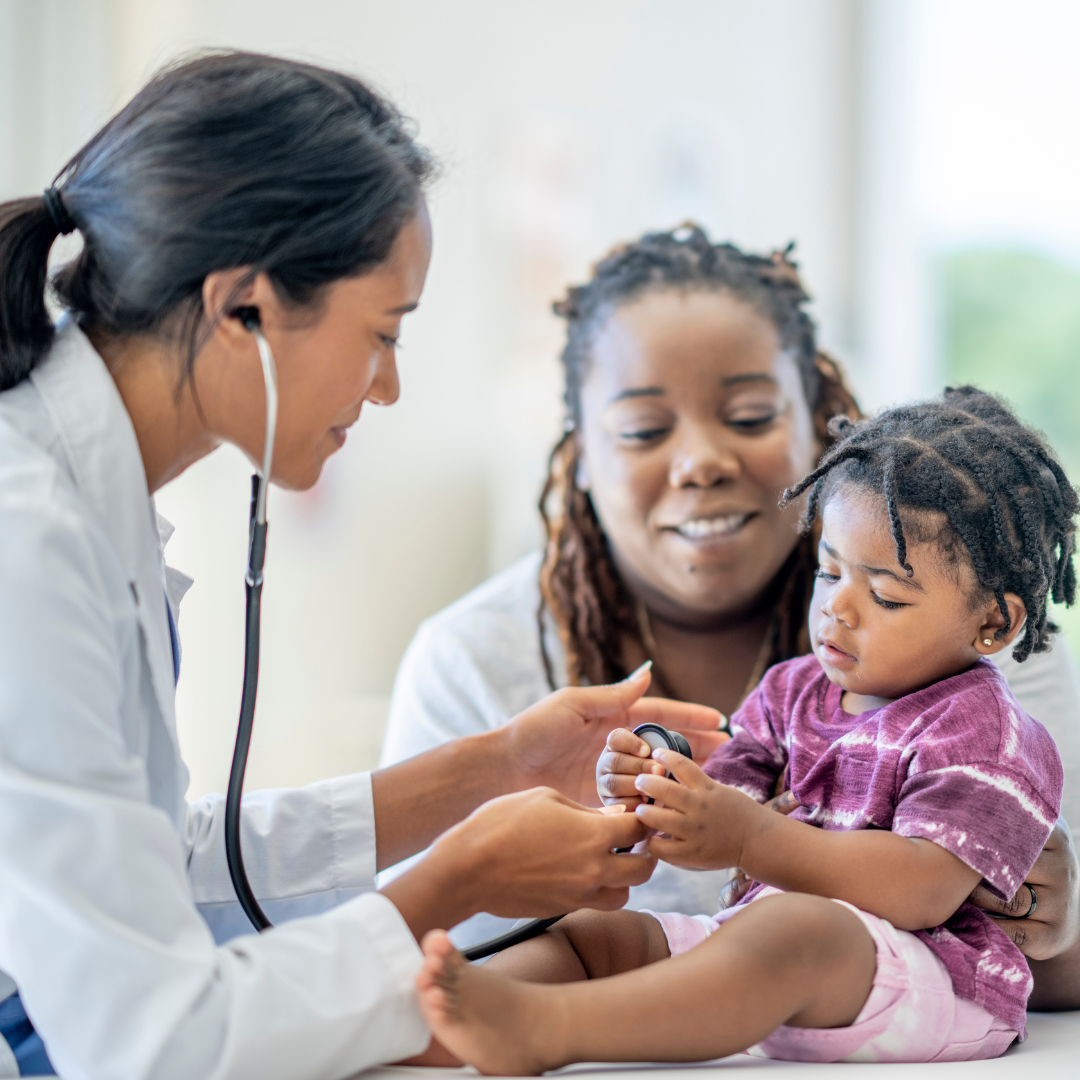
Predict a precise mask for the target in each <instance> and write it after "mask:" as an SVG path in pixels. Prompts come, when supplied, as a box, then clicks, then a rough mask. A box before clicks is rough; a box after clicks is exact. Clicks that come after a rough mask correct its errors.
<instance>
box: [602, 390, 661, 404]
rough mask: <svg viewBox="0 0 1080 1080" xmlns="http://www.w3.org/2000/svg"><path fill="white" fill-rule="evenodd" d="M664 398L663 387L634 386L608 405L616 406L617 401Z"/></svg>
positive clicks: (615, 397)
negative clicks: (637, 398)
mask: <svg viewBox="0 0 1080 1080" xmlns="http://www.w3.org/2000/svg"><path fill="white" fill-rule="evenodd" d="M663 396H664V388H663V387H662V386H633V387H631V388H630V389H629V390H621V391H620V392H619V393H617V394H616V395H615V396H614V397H613V398H612V399H611V400H610V401H609V402H608V404H609V405H614V404H615V402H616V401H622V400H623V399H624V398H635V397H663Z"/></svg>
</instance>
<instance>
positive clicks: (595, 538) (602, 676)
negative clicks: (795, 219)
mask: <svg viewBox="0 0 1080 1080" xmlns="http://www.w3.org/2000/svg"><path fill="white" fill-rule="evenodd" d="M792 246H793V245H789V246H788V248H787V249H786V250H784V251H783V252H773V253H772V254H771V255H769V256H760V255H751V254H747V253H744V252H742V251H740V250H739V249H738V248H737V247H735V246H734V245H733V244H713V243H712V241H711V240H710V239H709V237H708V236H707V234H706V233H705V231H704V230H703V229H701V228H700V227H698V226H697V225H692V224H688V225H684V226H683V227H681V228H679V229H675V230H673V231H671V232H662V233H649V234H647V235H645V236H643V237H641V239H639V240H637V241H635V242H633V243H629V244H623V245H620V246H619V247H616V248H615V249H614V250H612V251H611V252H610V253H609V254H608V255H607V256H606V257H605V258H604V259H602V260H601V261H600V262H599V263H598V264H597V265H596V267H595V269H594V273H593V277H592V279H591V280H590V281H589V282H588V283H587V284H585V285H577V286H573V287H571V288H570V289H568V290H567V293H566V296H565V298H564V299H562V300H560V301H558V302H557V303H556V304H555V305H554V310H555V313H556V314H557V315H560V316H561V317H562V318H564V319H565V320H566V322H567V339H566V347H565V348H564V350H563V353H562V363H563V368H564V370H565V374H566V391H565V400H566V408H567V416H568V419H567V426H568V431H567V432H566V434H564V435H563V437H562V438H561V439H560V440H559V442H558V443H557V444H556V446H555V448H554V450H553V451H552V453H551V458H550V462H549V469H548V476H547V480H546V481H545V483H544V488H543V493H542V495H541V498H540V513H541V516H542V518H543V521H544V526H545V530H546V534H547V546H546V550H545V555H544V561H543V565H542V567H541V571H540V597H541V599H540V609H539V611H538V613H537V618H538V625H539V628H540V650H541V655H542V658H543V662H544V667H545V671H546V672H547V677H548V683H549V685H550V686H551V687H552V689H554V688H555V685H556V682H555V678H554V673H553V671H552V668H551V660H550V657H549V656H548V655H547V648H546V646H545V644H544V631H543V628H544V618H545V612H548V613H550V615H551V617H552V618H553V620H554V622H555V626H556V629H557V631H558V634H559V638H560V640H561V642H562V644H563V648H564V650H565V652H566V665H567V673H568V677H569V681H570V683H571V685H577V684H580V683H582V682H589V683H601V682H610V681H613V680H616V679H620V678H623V677H624V676H625V675H626V665H625V663H624V660H623V655H624V653H623V650H624V644H625V642H626V641H627V639H628V638H630V639H635V638H636V639H638V640H640V633H641V632H640V628H639V626H638V622H637V619H636V617H635V613H634V605H633V602H632V600H631V597H630V595H629V593H628V592H627V590H626V587H625V586H624V585H623V583H622V579H621V577H620V576H619V572H618V570H617V568H616V566H615V563H614V560H613V558H612V554H611V548H610V546H609V544H608V542H607V538H606V536H605V535H604V532H603V529H602V528H601V526H600V522H599V520H598V519H597V517H596V513H595V511H594V509H593V505H592V500H591V499H590V498H589V496H588V493H587V492H584V491H582V490H581V489H580V488H579V487H578V485H577V463H578V440H577V437H576V431H577V429H578V427H579V426H580V423H581V387H582V384H583V382H584V380H585V376H586V374H587V368H588V363H589V356H590V353H591V350H592V343H593V341H594V339H595V337H596V335H597V333H598V332H599V330H600V329H601V328H602V327H603V325H604V324H605V323H606V322H607V320H608V319H609V318H610V317H611V315H612V314H613V312H614V311H616V310H617V309H618V308H619V307H621V306H623V305H625V304H628V303H630V302H632V301H633V300H635V299H637V298H639V297H640V296H642V295H643V294H645V293H646V292H649V291H663V290H687V289H689V290H700V291H711V292H717V293H724V294H727V295H731V296H734V297H737V298H738V299H740V300H743V301H745V302H746V303H747V304H749V305H750V306H752V307H753V308H754V309H755V310H756V311H758V312H759V313H760V314H761V315H763V316H764V317H765V318H766V319H768V321H769V322H770V323H771V324H772V325H773V326H774V327H775V328H776V331H777V333H778V335H779V337H780V342H781V347H782V348H783V349H784V350H786V351H788V352H790V353H791V354H792V355H793V356H794V357H795V359H796V363H797V365H798V369H799V374H800V377H801V380H802V386H803V391H804V393H805V395H806V400H807V403H808V404H809V406H810V410H811V413H812V414H813V418H814V428H815V431H816V433H817V436H818V439H819V440H820V441H821V443H822V445H823V446H824V447H826V448H828V447H831V446H832V444H833V443H834V442H835V440H836V435H834V434H831V433H830V431H829V429H828V424H829V421H830V420H831V419H832V418H833V417H834V416H837V415H838V414H846V416H850V417H852V418H858V417H859V416H860V415H861V414H860V411H859V407H858V405H857V403H856V401H855V398H854V397H853V396H852V394H851V391H850V390H849V389H848V387H847V385H846V384H845V381H844V377H843V373H842V372H841V370H840V366H839V365H838V364H837V362H836V361H835V360H834V359H833V358H832V357H830V356H828V355H827V354H826V353H824V352H822V351H820V350H819V349H818V347H817V341H816V331H815V328H814V324H813V321H812V320H811V319H810V316H809V315H808V314H807V312H806V311H805V305H806V303H807V302H808V301H809V299H810V298H809V295H808V293H807V292H806V290H805V289H804V288H803V285H802V282H801V281H800V279H799V274H798V267H797V265H796V263H794V262H793V261H792V260H791V258H790V254H791V250H792ZM816 568H817V555H816V550H815V545H814V544H813V543H812V542H810V541H809V540H807V539H805V538H804V539H803V540H800V542H799V543H798V544H797V545H796V548H795V551H794V552H793V553H792V555H791V556H790V557H789V559H788V561H787V563H786V564H785V566H784V568H783V570H782V571H781V572H780V575H779V576H778V578H777V585H778V586H779V593H778V595H779V600H778V604H777V616H778V618H777V623H776V626H775V628H774V636H773V643H772V651H771V653H770V655H769V658H768V663H769V664H770V665H771V664H773V663H776V662H778V661H779V660H786V659H788V658H790V657H792V656H797V655H801V654H802V653H805V652H808V651H809V641H808V638H807V632H806V612H807V610H808V605H809V602H810V594H811V592H812V590H813V580H814V571H815V570H816Z"/></svg>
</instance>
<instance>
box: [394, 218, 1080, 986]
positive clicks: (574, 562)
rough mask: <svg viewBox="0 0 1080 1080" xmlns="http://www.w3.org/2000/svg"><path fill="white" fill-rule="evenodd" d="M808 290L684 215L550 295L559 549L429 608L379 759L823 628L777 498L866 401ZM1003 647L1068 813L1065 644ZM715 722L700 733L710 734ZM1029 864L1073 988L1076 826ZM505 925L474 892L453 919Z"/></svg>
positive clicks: (767, 661)
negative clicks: (834, 427)
mask: <svg viewBox="0 0 1080 1080" xmlns="http://www.w3.org/2000/svg"><path fill="white" fill-rule="evenodd" d="M807 299H808V297H807V294H806V292H805V290H804V289H803V286H802V284H801V282H800V280H799V277H798V274H797V272H796V267H795V265H794V263H792V262H791V261H790V260H789V259H788V257H787V255H786V253H783V254H781V253H776V254H774V255H773V256H771V257H770V258H762V257H758V256H754V255H747V254H745V253H743V252H741V251H740V250H738V249H737V248H735V247H733V246H731V245H729V244H719V245H714V244H712V243H711V242H710V241H709V239H708V237H707V236H706V235H705V233H704V232H703V231H702V230H701V229H699V228H696V227H693V226H688V227H685V228H683V229H680V230H676V231H675V232H673V233H655V234H650V235H647V236H645V237H643V238H642V239H640V240H639V241H637V242H635V243H631V244H626V245H624V246H622V247H619V248H617V249H616V250H615V251H613V252H612V253H611V254H610V255H609V256H608V257H607V258H605V259H604V260H603V261H601V262H600V263H599V264H598V266H597V267H596V270H595V273H594V275H593V278H592V280H591V281H590V282H588V284H586V285H583V286H580V287H576V288H572V289H570V291H569V293H568V295H567V297H566V299H565V300H563V301H561V302H560V303H558V304H556V307H555V310H556V312H557V313H558V314H560V315H561V316H563V318H565V319H566V320H567V323H568V328H569V332H568V337H567V343H566V347H565V349H564V351H563V357H562V359H563V365H564V368H565V372H566V404H567V411H568V418H567V430H566V433H565V435H564V436H563V438H562V439H561V440H560V441H559V443H558V444H557V445H556V447H555V449H554V451H553V453H552V456H551V469H550V474H549V477H548V480H547V484H546V486H545V489H544V496H543V499H542V500H541V510H542V512H543V514H544V520H545V524H546V526H547V535H548V543H547V548H546V551H545V552H544V554H543V556H542V557H541V556H539V555H535V556H530V557H528V558H526V559H523V560H522V561H521V562H519V563H518V564H516V565H515V566H513V567H511V568H510V569H509V570H507V571H506V572H505V573H503V574H501V575H499V576H498V577H496V578H494V579H493V580H491V581H489V582H488V583H486V584H485V585H482V586H481V587H480V588H479V589H477V590H475V591H474V592H473V593H471V594H469V595H468V596H466V597H464V598H463V599H462V600H460V601H458V602H457V603H456V604H454V605H452V606H451V607H450V608H448V609H447V610H446V611H444V612H442V613H441V614H439V615H437V616H435V617H434V618H433V619H431V620H429V621H428V622H427V623H426V624H425V625H424V626H423V627H422V628H421V629H420V631H419V632H418V634H417V636H416V638H415V640H414V641H413V643H412V645H411V646H410V648H409V651H408V652H407V654H406V656H405V659H404V661H403V663H402V666H401V670H400V672H399V676H398V681H397V685H396V687H395V692H394V699H393V703H392V707H391V717H390V725H389V729H388V733H387V742H386V748H385V751H384V757H383V760H384V762H386V763H389V762H393V761H397V760H401V759H403V758H406V757H408V756H409V755H411V754H414V753H417V752H418V751H420V750H422V749H426V748H427V747H429V746H433V745H437V744H439V743H442V742H444V741H446V740H448V739H451V738H453V737H455V736H460V735H465V734H470V733H474V732H478V731H484V730H488V729H492V728H496V727H498V725H500V724H501V723H503V722H504V720H505V719H506V717H508V716H511V715H513V714H514V713H515V712H518V711H520V709H521V708H523V707H525V706H526V705H528V704H529V703H530V702H532V701H535V700H537V699H538V698H540V697H541V696H542V695H543V694H545V693H546V692H548V690H549V689H552V688H554V687H555V686H557V685H566V684H570V685H575V686H576V685H583V684H590V683H603V682H607V681H610V680H612V679H615V678H620V677H622V676H623V675H624V674H625V673H626V672H627V671H629V670H631V669H632V668H634V667H635V666H636V665H637V664H638V663H640V662H641V661H642V660H643V659H646V658H649V659H651V660H652V661H653V663H654V667H653V673H654V680H653V687H652V688H653V691H654V692H656V693H660V694H666V695H669V696H671V697H674V698H680V699H682V700H685V701H697V702H703V703H705V704H708V705H712V706H714V707H716V708H717V709H720V710H721V711H722V712H724V713H728V714H730V713H731V712H732V711H733V710H734V709H735V708H736V707H737V706H738V704H739V702H740V701H741V700H742V698H743V697H744V696H745V694H746V693H747V692H748V691H749V690H750V689H751V688H752V687H753V686H754V685H756V683H757V681H758V679H759V678H760V677H761V675H762V673H763V672H764V670H765V669H766V668H767V667H768V666H769V665H771V664H773V663H776V662H777V661H780V660H784V659H787V658H789V657H792V656H796V655H799V654H802V653H805V652H808V651H809V641H808V639H807V631H806V616H807V605H808V603H809V598H810V593H811V587H812V583H813V578H814V573H815V570H816V559H815V554H814V548H813V546H812V544H811V543H810V542H808V540H805V539H803V540H800V538H799V537H798V534H797V530H796V518H797V514H795V513H794V512H790V513H786V514H784V513H781V512H780V511H779V509H778V508H777V499H778V497H779V494H780V492H781V491H782V490H783V489H784V488H785V487H786V486H788V485H789V484H791V483H792V482H793V481H795V480H796V479H797V478H799V477H800V476H802V475H803V474H804V473H805V472H806V471H807V470H808V469H809V468H810V467H811V466H812V465H813V463H814V462H815V461H816V459H817V458H818V457H819V456H820V454H821V453H822V451H823V450H824V449H827V448H828V446H829V444H830V441H831V440H830V436H829V435H828V432H827V430H826V424H827V422H828V420H829V418H830V417H832V416H834V415H836V414H837V413H841V412H844V413H848V414H849V415H857V413H858V406H857V404H856V402H855V400H854V398H853V397H852V395H851V394H850V392H849V391H848V390H847V389H846V387H845V385H844V383H843V380H842V378H841V375H840V371H839V369H838V368H837V366H836V364H835V363H834V362H833V361H832V360H831V359H830V358H829V357H827V356H826V355H824V354H823V353H822V352H820V351H819V350H818V348H817V345H816V341H815V331H814V326H813V323H812V322H811V320H810V318H809V316H808V315H807V313H806V311H805V310H804V306H805V303H806V301H807ZM993 659H994V661H995V662H996V663H998V664H999V666H1000V667H1001V669H1002V671H1003V672H1004V674H1005V676H1006V678H1007V679H1008V680H1009V682H1010V685H1011V686H1012V688H1013V690H1014V692H1015V693H1016V695H1017V697H1018V698H1019V699H1020V701H1021V703H1022V704H1023V705H1024V706H1025V708H1026V709H1027V710H1028V711H1029V712H1030V713H1032V714H1033V715H1034V716H1036V717H1038V718H1039V719H1040V720H1041V721H1042V722H1043V723H1044V724H1045V725H1046V726H1047V727H1048V728H1049V729H1050V731H1051V733H1052V734H1053V735H1054V737H1055V738H1056V739H1057V741H1058V745H1059V747H1060V749H1061V752H1062V756H1063V758H1064V759H1065V770H1066V796H1065V810H1064V813H1065V815H1066V817H1069V816H1071V817H1072V820H1073V823H1074V824H1076V825H1080V680H1078V678H1077V671H1076V664H1075V661H1074V660H1073V658H1072V655H1071V653H1070V652H1069V650H1068V648H1067V646H1059V647H1058V648H1057V649H1055V650H1054V651H1053V652H1051V653H1043V654H1035V655H1032V656H1031V657H1030V658H1029V659H1028V660H1027V661H1026V662H1025V663H1024V664H1023V665H1020V664H1017V663H1016V662H1015V661H1014V660H1012V659H1011V657H1010V656H1008V655H1007V654H1006V653H1005V652H1003V651H999V652H998V654H997V655H996V656H994V657H993ZM718 738H720V736H718V735H716V734H710V733H705V732H700V733H698V734H697V736H696V738H695V739H694V743H695V746H694V750H695V756H702V757H704V756H706V755H707V753H708V752H709V750H711V749H712V747H713V746H714V745H715V744H716V741H717V739H718ZM725 880H726V875H717V874H711V873H709V874H706V873H696V874H695V873H693V872H690V871H685V870H679V869H677V868H674V867H671V866H667V865H665V864H661V865H660V866H659V867H658V868H657V871H656V873H655V874H654V875H653V877H652V879H651V880H650V881H649V882H648V883H646V884H645V885H642V886H639V887H637V888H635V889H633V890H631V905H632V906H635V907H648V908H653V909H656V910H681V911H685V912H687V913H689V914H694V913H698V912H708V911H712V910H715V904H716V896H717V893H718V891H719V890H720V888H721V887H722V886H723V884H724V882H725ZM1032 881H1033V883H1034V884H1035V885H1036V888H1037V891H1038V895H1039V901H1038V905H1037V911H1036V913H1035V916H1034V918H1032V919H1031V920H1021V921H1013V922H1006V923H1004V924H1003V925H1004V926H1005V927H1006V929H1007V930H1008V931H1009V932H1010V933H1011V934H1012V935H1013V936H1014V937H1015V938H1016V939H1017V940H1018V943H1019V942H1020V941H1021V939H1022V940H1023V944H1022V948H1024V949H1025V950H1026V951H1027V952H1028V955H1029V956H1031V957H1035V958H1039V959H1041V960H1043V961H1044V963H1043V964H1035V965H1034V968H1035V971H1036V982H1037V986H1036V993H1035V996H1034V998H1033V1005H1036V1004H1041V1005H1043V1006H1044V1007H1048V1006H1052V1005H1057V1006H1058V1007H1077V1006H1080V944H1077V939H1078V938H1080V893H1078V888H1080V886H1078V883H1077V875H1076V858H1075V854H1074V853H1073V851H1072V848H1071V845H1070V842H1069V838H1068V832H1067V829H1066V828H1065V827H1064V826H1062V827H1059V829H1058V830H1057V831H1056V832H1055V834H1054V835H1053V836H1052V837H1051V840H1050V844H1049V847H1048V850H1047V851H1046V852H1045V853H1044V856H1043V858H1042V859H1041V860H1040V863H1039V864H1037V865H1036V868H1035V870H1034V871H1033V876H1032ZM1022 892H1023V898H1020V899H1018V900H1017V904H1018V905H1020V906H1021V908H1022V910H1023V911H1026V910H1027V908H1026V906H1024V904H1026V903H1027V901H1026V900H1024V898H1026V897H1028V896H1029V894H1028V892H1027V890H1026V889H1025V890H1022ZM979 896H980V897H981V899H982V901H983V902H984V903H985V904H986V905H987V906H989V907H991V908H993V907H994V906H995V905H996V906H997V907H999V908H1000V907H1003V905H1002V904H1001V903H1000V901H998V900H996V899H995V898H993V897H991V896H989V895H988V894H987V895H983V894H982V893H981V892H980V893H979ZM664 905H667V907H666V908H665V907H664ZM1010 910H1012V909H1011V908H1010ZM494 929H495V923H494V920H491V919H488V918H485V917H484V916H479V917H478V918H477V919H476V920H475V921H474V923H473V924H472V925H470V926H466V927H462V928H459V930H458V931H457V933H456V934H455V938H456V939H457V940H458V941H462V940H463V939H467V938H469V937H479V936H485V935H486V934H487V933H489V932H492V931H493V930H494ZM1055 954H1057V956H1058V958H1057V959H1056V960H1054V961H1049V960H1047V959H1046V958H1048V957H1051V956H1054V955H1055Z"/></svg>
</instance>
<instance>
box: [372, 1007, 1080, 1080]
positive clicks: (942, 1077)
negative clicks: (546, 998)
mask: <svg viewBox="0 0 1080 1080" xmlns="http://www.w3.org/2000/svg"><path fill="white" fill-rule="evenodd" d="M744 1070H745V1071H746V1073H747V1076H748V1077H752V1080H780V1078H783V1080H799V1078H800V1077H802V1076H805V1077H806V1080H824V1078H825V1077H827V1076H828V1077H832V1076H836V1077H838V1078H839V1080H999V1078H1000V1080H1080V1012H1067V1013H1029V1014H1028V1039H1027V1042H1025V1043H1023V1044H1022V1045H1020V1046H1013V1047H1012V1048H1011V1049H1009V1050H1007V1051H1006V1052H1005V1054H1003V1055H1002V1056H1001V1057H999V1058H995V1059H994V1060H993V1061H962V1062H954V1063H950V1064H945V1065H808V1064H804V1063H801V1062H790V1061H770V1060H767V1059H764V1058H756V1057H750V1056H749V1055H747V1054H733V1055H732V1056H731V1057H726V1058H720V1059H719V1060H718V1061H710V1062H705V1063H701V1064H693V1065H670V1064H668V1065H648V1064H634V1065H625V1064H623V1065H573V1066H571V1067H570V1068H568V1069H563V1070H562V1071H561V1072H560V1073H558V1074H556V1075H559V1076H565V1075H567V1074H572V1075H573V1076H574V1077H577V1076H578V1075H582V1074H587V1075H590V1076H595V1077H596V1080H635V1078H636V1080H642V1078H641V1075H640V1074H641V1073H643V1072H646V1071H647V1072H648V1080H690V1078H688V1077H687V1076H686V1073H687V1071H692V1072H694V1073H695V1074H698V1075H699V1076H700V1074H702V1073H704V1074H706V1076H701V1077H700V1080H721V1077H722V1078H724V1080H738V1076H739V1074H740V1072H742V1071H744ZM811 1074H812V1075H811ZM362 1075H363V1078H364V1080H440V1078H442V1080H460V1078H462V1077H474V1076H476V1073H475V1072H473V1070H472V1069H421V1068H416V1067H413V1066H388V1067H385V1068H381V1069H370V1070H368V1071H367V1072H366V1073H363V1074H362Z"/></svg>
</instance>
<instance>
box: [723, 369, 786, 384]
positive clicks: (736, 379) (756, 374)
mask: <svg viewBox="0 0 1080 1080" xmlns="http://www.w3.org/2000/svg"><path fill="white" fill-rule="evenodd" d="M748 382H765V383H771V384H772V385H773V386H779V385H780V384H779V383H778V382H777V381H776V378H775V377H774V376H772V375H770V374H769V373H768V372H766V371H747V372H745V373H744V374H742V375H729V376H728V377H727V378H726V379H721V380H720V385H721V386H737V385H738V384H739V383H748Z"/></svg>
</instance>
